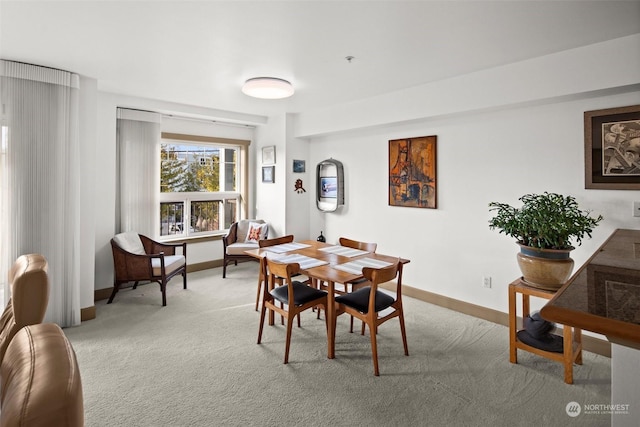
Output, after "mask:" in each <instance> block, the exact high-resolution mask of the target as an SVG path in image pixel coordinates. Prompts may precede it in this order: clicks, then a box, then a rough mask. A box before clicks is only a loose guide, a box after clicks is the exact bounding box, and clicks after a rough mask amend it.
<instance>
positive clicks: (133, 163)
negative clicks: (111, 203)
mask: <svg viewBox="0 0 640 427" xmlns="http://www.w3.org/2000/svg"><path fill="white" fill-rule="evenodd" d="M161 121H162V115H161V114H159V113H152V112H148V111H140V110H129V109H125V108H118V168H119V174H118V179H119V183H118V189H119V197H117V200H118V202H117V203H118V207H117V210H116V212H117V214H118V216H119V219H118V220H117V224H118V226H117V227H116V232H125V231H135V232H137V233H140V234H143V235H145V236H148V237H150V238H152V239H157V238H158V237H159V235H160V230H159V224H160V202H159V198H158V192H159V191H160V139H161V126H160V125H161Z"/></svg>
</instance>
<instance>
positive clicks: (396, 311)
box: [336, 260, 409, 376]
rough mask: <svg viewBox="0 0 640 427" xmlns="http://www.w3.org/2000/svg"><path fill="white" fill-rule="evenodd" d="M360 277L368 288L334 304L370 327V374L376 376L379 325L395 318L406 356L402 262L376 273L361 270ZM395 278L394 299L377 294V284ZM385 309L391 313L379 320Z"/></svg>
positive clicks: (338, 297)
mask: <svg viewBox="0 0 640 427" xmlns="http://www.w3.org/2000/svg"><path fill="white" fill-rule="evenodd" d="M362 274H363V275H364V277H365V278H366V279H367V280H368V281H369V285H368V286H364V287H361V288H360V289H358V290H356V291H354V292H350V293H345V294H343V295H339V296H337V297H336V302H337V303H338V304H339V305H340V309H341V310H342V311H344V312H346V313H348V314H350V315H351V316H353V317H356V318H358V319H360V320H362V321H363V322H364V323H366V324H367V325H368V326H369V335H371V352H372V357H373V370H374V374H375V375H376V376H379V375H380V370H379V369H378V346H377V341H376V338H377V332H378V327H379V326H380V325H381V324H383V323H384V322H386V321H387V320H389V319H393V318H394V317H397V318H398V319H399V320H400V332H401V333H402V344H403V345H404V354H405V356H408V355H409V347H408V346H407V334H406V332H405V327H404V311H403V308H402V262H401V261H400V260H398V261H397V262H396V263H395V264H393V265H390V266H388V267H384V268H378V269H376V268H369V267H365V268H363V269H362ZM395 278H397V280H396V296H395V298H394V297H393V296H391V295H389V294H387V293H385V292H382V291H380V290H378V287H379V285H380V284H382V283H386V282H389V281H391V280H393V279H395ZM387 309H393V311H391V312H389V313H387V314H384V315H382V316H380V312H382V311H384V310H387Z"/></svg>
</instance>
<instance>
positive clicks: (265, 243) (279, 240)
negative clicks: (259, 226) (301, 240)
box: [256, 234, 293, 311]
mask: <svg viewBox="0 0 640 427" xmlns="http://www.w3.org/2000/svg"><path fill="white" fill-rule="evenodd" d="M291 242H293V234H289V235H287V236H282V237H275V238H273V239H263V240H259V241H258V246H259V247H260V248H266V247H269V246H275V245H282V244H284V243H291ZM266 281H267V278H266V277H264V275H263V271H262V268H261V269H260V273H259V274H258V292H257V294H256V311H258V307H259V306H260V295H261V294H262V286H263V284H264V285H266Z"/></svg>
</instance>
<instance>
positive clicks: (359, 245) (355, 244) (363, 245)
mask: <svg viewBox="0 0 640 427" xmlns="http://www.w3.org/2000/svg"><path fill="white" fill-rule="evenodd" d="M338 242H339V243H340V246H346V247H348V248H353V249H360V250H362V251H367V252H371V253H372V254H373V253H375V252H376V249H378V244H377V243H367V242H360V241H358V240H352V239H349V238H346V237H340V239H338ZM367 283H368V280H367V279H365V278H362V279H358V280H354V281H352V282H347V283H343V286H344V292H349V286H351V292H353V291H355V290H357V289H358V288H361V287H363V286H366V285H367ZM338 293H340V292H339V291H338ZM318 315H320V312H318ZM349 332H353V316H351V319H350V322H349ZM362 334H363V335H364V322H363V323H362Z"/></svg>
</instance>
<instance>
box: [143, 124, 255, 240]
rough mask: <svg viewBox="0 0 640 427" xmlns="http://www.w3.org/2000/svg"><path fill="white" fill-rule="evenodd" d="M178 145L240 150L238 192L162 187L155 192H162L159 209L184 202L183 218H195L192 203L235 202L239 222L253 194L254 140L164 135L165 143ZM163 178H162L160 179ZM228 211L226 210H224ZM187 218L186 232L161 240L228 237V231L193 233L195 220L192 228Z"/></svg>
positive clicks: (238, 158)
mask: <svg viewBox="0 0 640 427" xmlns="http://www.w3.org/2000/svg"><path fill="white" fill-rule="evenodd" d="M175 143H184V145H212V146H216V147H220V148H222V149H224V148H234V149H237V150H238V155H237V159H236V160H237V165H236V168H237V172H236V173H237V180H238V185H237V191H216V192H162V191H161V188H160V185H158V187H157V188H156V189H155V191H156V192H157V193H158V206H157V209H160V207H161V204H162V203H184V205H183V206H184V213H183V216H184V217H185V218H186V217H189V218H191V203H192V202H207V201H221V202H222V203H224V202H225V201H226V200H235V201H236V204H237V220H240V219H242V218H244V217H245V213H246V212H247V200H248V191H249V145H250V144H251V141H250V140H243V139H231V138H220V137H211V136H202V135H189V134H180V133H171V132H162V133H161V144H175ZM159 157H160V152H159V151H158V158H159ZM158 179H160V177H158ZM223 210H224V209H223ZM224 220H225V218H224V217H223V218H220V223H221V224H224V223H225V222H226V221H224ZM159 221H160V222H159V223H158V224H156V227H157V228H156V229H157V230H160V227H161V223H162V218H160V219H159ZM185 222H187V221H184V219H183V230H182V233H177V234H169V235H165V236H159V240H160V241H169V240H175V239H179V240H188V239H196V238H202V237H209V236H218V235H223V234H226V232H227V231H228V228H224V229H219V230H216V231H200V232H190V231H189V230H188V228H189V227H190V224H191V221H190V220H189V222H188V225H187V224H185Z"/></svg>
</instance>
